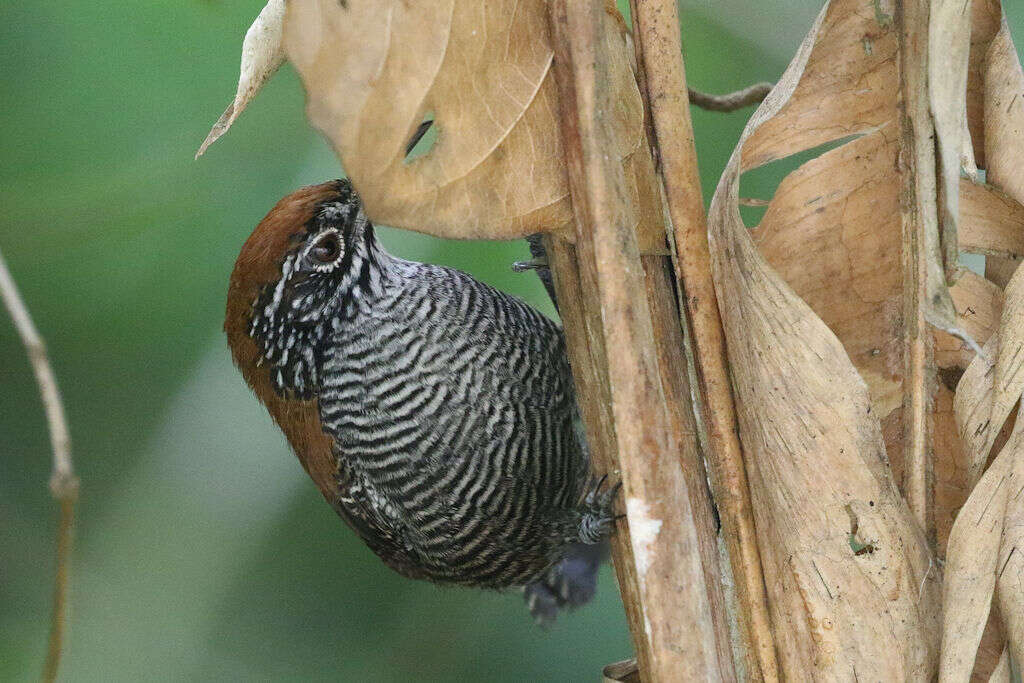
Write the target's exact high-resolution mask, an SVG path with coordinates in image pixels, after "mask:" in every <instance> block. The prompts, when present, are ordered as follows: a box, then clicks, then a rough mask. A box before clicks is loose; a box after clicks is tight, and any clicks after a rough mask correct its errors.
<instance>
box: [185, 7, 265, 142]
mask: <svg viewBox="0 0 1024 683" xmlns="http://www.w3.org/2000/svg"><path fill="white" fill-rule="evenodd" d="M284 11H285V0H270V2H268V3H267V4H266V6H265V7H264V8H263V10H262V11H261V12H260V13H259V16H257V17H256V21H254V22H252V26H250V27H249V30H248V31H247V32H246V34H245V40H243V41H242V66H241V69H240V70H239V76H238V90H237V92H236V93H235V99H234V100H233V101H232V102H231V104H229V105H228V108H227V109H225V110H224V113H223V114H221V115H220V118H219V119H217V123H215V124H213V128H211V129H210V134H209V135H207V136H206V139H205V140H203V144H202V145H200V146H199V151H198V152H196V159H198V158H199V157H201V156H202V155H203V153H204V152H205V151H206V149H207V148H208V147H209V146H210V145H212V144H213V143H214V142H216V141H217V138H219V137H220V136H222V135H224V133H226V132H228V129H229V128H231V124H233V123H234V122H235V119H237V118H238V116H239V115H240V114H241V113H242V111H243V110H244V109H245V107H246V106H247V105H248V104H249V102H251V101H252V98H254V97H256V93H258V92H259V91H260V88H262V87H263V84H264V83H266V82H267V81H268V80H269V79H270V77H271V76H273V75H274V72H276V71H277V70H278V68H280V66H281V64H283V63H284V50H283V49H282V48H281V30H282V25H283V23H284Z"/></svg>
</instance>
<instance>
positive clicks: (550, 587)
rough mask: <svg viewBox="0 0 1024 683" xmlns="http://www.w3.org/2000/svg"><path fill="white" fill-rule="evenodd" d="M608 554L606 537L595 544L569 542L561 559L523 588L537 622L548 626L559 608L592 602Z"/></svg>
mask: <svg viewBox="0 0 1024 683" xmlns="http://www.w3.org/2000/svg"><path fill="white" fill-rule="evenodd" d="M608 555H609V547H608V541H607V540H605V541H603V542H601V543H598V544H596V545H585V544H583V543H574V544H572V545H570V546H569V549H568V550H567V551H566V553H565V557H563V558H562V559H561V561H559V562H558V563H557V564H555V565H553V566H552V567H551V568H550V569H548V570H547V572H546V573H545V574H544V576H543V577H542V578H541V579H540V580H538V581H535V582H534V583H531V584H529V585H527V586H526V587H524V588H523V597H525V598H526V604H527V605H528V606H529V607H530V615H531V616H533V619H534V621H536V622H537V623H538V624H540V625H541V626H547V625H549V624H551V623H553V622H554V621H555V618H556V617H557V616H558V613H559V611H561V610H563V609H566V608H569V609H573V608H575V607H579V606H580V605H583V604H585V603H587V602H590V599H591V598H593V597H594V593H595V592H596V591H597V572H598V569H600V568H601V563H602V562H604V561H605V560H607V559H608Z"/></svg>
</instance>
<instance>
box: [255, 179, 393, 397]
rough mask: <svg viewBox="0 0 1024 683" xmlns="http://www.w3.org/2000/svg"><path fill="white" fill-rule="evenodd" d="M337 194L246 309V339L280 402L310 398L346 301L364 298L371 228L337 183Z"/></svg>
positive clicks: (296, 240)
mask: <svg viewBox="0 0 1024 683" xmlns="http://www.w3.org/2000/svg"><path fill="white" fill-rule="evenodd" d="M338 191H339V192H338V196H337V197H333V198H331V199H329V200H326V201H324V202H322V203H321V204H320V205H319V206H318V207H317V209H316V211H315V212H314V215H313V217H312V218H311V219H310V220H309V222H308V223H307V224H306V225H305V226H304V229H303V230H302V231H301V232H298V233H296V234H295V235H293V236H292V239H291V243H292V246H291V248H290V249H289V250H288V252H287V253H286V254H285V256H284V258H283V260H282V262H281V270H280V273H281V277H280V279H279V280H278V281H277V282H274V283H268V284H267V285H266V286H264V287H263V288H262V289H261V290H260V292H259V295H258V296H257V298H256V300H255V301H254V302H253V307H252V318H251V320H250V321H249V327H248V333H249V336H250V337H252V338H253V339H254V340H255V341H256V343H257V344H258V345H259V347H260V351H261V354H262V356H261V363H262V364H265V365H269V366H270V377H271V382H272V384H273V386H274V389H275V390H276V391H277V392H278V393H279V394H282V395H288V396H291V397H295V398H300V399H306V398H310V397H311V396H312V395H313V393H314V392H315V390H316V388H317V386H318V377H317V355H318V353H319V351H320V347H321V346H322V344H323V341H324V339H325V338H326V336H327V334H328V333H329V332H330V330H331V329H332V328H336V327H337V326H339V325H341V324H343V323H344V319H345V317H346V312H347V311H349V310H351V306H350V304H351V303H352V301H351V300H352V299H353V298H354V297H358V296H360V295H361V294H362V293H363V292H364V291H365V290H366V286H365V285H366V283H364V282H362V280H366V279H369V278H371V277H372V276H371V273H370V272H369V269H370V267H371V266H372V258H373V256H372V253H371V251H372V250H371V246H372V243H373V240H374V236H373V226H372V225H371V224H370V222H369V221H368V220H367V218H366V214H365V213H364V212H363V208H362V203H361V202H360V201H359V198H358V197H357V196H356V194H355V192H353V191H352V189H351V185H349V184H348V182H347V181H338Z"/></svg>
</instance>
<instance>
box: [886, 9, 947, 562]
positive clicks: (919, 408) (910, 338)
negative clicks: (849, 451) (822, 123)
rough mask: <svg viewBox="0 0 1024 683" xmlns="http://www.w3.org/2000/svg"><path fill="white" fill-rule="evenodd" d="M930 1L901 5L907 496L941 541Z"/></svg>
mask: <svg viewBox="0 0 1024 683" xmlns="http://www.w3.org/2000/svg"><path fill="white" fill-rule="evenodd" d="M929 4H930V3H929V0H903V1H902V2H897V3H896V11H897V20H898V21H899V27H900V48H901V49H900V108H901V110H900V117H899V119H900V164H901V168H900V170H901V175H902V177H903V194H902V202H901V212H902V224H903V319H904V354H905V356H904V368H905V371H904V377H903V458H904V463H903V471H904V477H903V495H904V496H905V497H906V499H907V503H908V505H909V506H910V510H911V511H912V512H913V513H914V517H915V518H917V521H918V523H919V524H920V525H921V529H922V530H924V531H925V533H926V535H927V537H928V539H929V541H930V542H931V543H933V544H934V542H935V511H934V496H933V490H932V477H933V469H932V468H933V463H932V457H931V456H932V450H931V429H932V425H931V417H932V416H931V401H932V390H933V388H934V375H935V367H934V363H933V358H932V345H931V331H930V330H929V328H928V326H927V323H926V322H925V307H926V306H927V304H928V302H927V287H926V285H927V275H928V272H927V267H928V261H927V259H928V253H927V251H926V249H925V248H924V243H925V240H924V230H925V222H926V221H931V222H936V223H937V221H938V210H937V205H936V201H937V196H938V195H937V185H936V177H935V173H936V167H935V163H936V162H935V130H934V127H933V125H932V119H931V114H930V112H929V109H928V83H927V73H928V69H927V66H928V63H927V59H928V14H929Z"/></svg>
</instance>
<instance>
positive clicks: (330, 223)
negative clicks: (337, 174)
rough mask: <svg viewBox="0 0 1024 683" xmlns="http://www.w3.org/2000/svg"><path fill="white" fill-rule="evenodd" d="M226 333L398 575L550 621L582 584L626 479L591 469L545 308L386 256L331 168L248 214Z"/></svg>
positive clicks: (336, 498)
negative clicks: (503, 600)
mask: <svg viewBox="0 0 1024 683" xmlns="http://www.w3.org/2000/svg"><path fill="white" fill-rule="evenodd" d="M537 248H539V243H538V244H536V245H534V251H536V249H537ZM224 330H225V333H226V336H227V341H228V346H229V347H230V350H231V354H232V358H233V360H234V363H235V365H236V366H237V367H238V369H239V370H240V372H241V374H242V376H243V377H244V379H245V381H246V383H247V384H248V386H249V387H250V388H251V389H252V391H253V392H254V393H255V395H256V397H257V398H258V399H259V401H260V402H261V403H263V405H264V406H265V407H266V409H267V411H268V412H269V413H270V416H271V417H272V418H273V420H274V421H275V422H276V424H277V425H278V426H279V427H280V429H281V431H282V432H283V433H284V435H285V437H286V439H287V441H288V442H289V444H290V446H291V448H292V450H293V451H294V452H295V454H296V456H297V457H298V460H299V461H300V463H301V464H302V466H303V467H304V468H305V470H306V472H307V473H308V474H309V476H310V478H311V479H312V480H313V482H314V483H315V484H316V486H317V487H318V488H319V490H320V492H321V493H322V495H323V496H324V498H325V499H326V500H327V502H328V503H329V504H330V505H331V506H332V507H333V508H334V510H335V511H336V512H337V514H338V515H339V516H340V517H341V518H342V519H343V520H344V521H345V522H346V523H347V524H348V526H349V527H351V528H352V530H354V532H355V533H356V534H357V535H358V536H359V538H361V539H362V541H363V542H364V543H365V544H366V545H367V546H368V547H369V548H370V549H371V550H372V551H373V552H374V553H375V554H376V555H377V556H378V557H380V558H381V559H382V560H383V561H384V563H385V564H386V565H387V566H389V567H390V568H391V569H393V570H395V571H397V572H398V573H399V574H402V575H404V576H406V577H409V578H413V579H425V580H428V581H432V582H435V583H438V584H452V585H462V586H470V587H475V588H483V589H497V590H505V589H519V590H522V592H523V594H524V596H525V599H526V601H527V603H528V606H529V609H530V613H531V614H532V616H533V618H534V619H535V620H536V621H537V622H539V623H541V624H548V623H550V622H551V621H552V620H553V619H554V618H555V617H556V616H557V614H558V613H559V612H560V611H562V610H563V609H566V608H574V607H577V606H579V605H581V604H583V603H585V602H587V601H589V600H590V599H591V598H592V597H593V595H594V593H595V590H596V582H597V572H598V568H599V565H600V564H601V562H602V561H603V560H604V559H606V558H607V555H608V537H609V536H610V534H611V533H612V532H613V531H614V528H615V524H616V520H617V519H619V516H617V515H616V514H615V510H614V507H615V501H616V497H617V493H618V491H619V489H620V486H621V484H616V485H614V486H612V485H608V483H607V477H605V476H602V477H598V476H596V475H595V473H594V471H593V468H592V466H591V463H590V459H589V456H588V453H587V449H586V441H585V438H584V436H583V434H582V429H581V427H580V422H579V412H578V408H577V403H576V398H575V393H574V388H573V383H572V374H571V371H570V367H569V363H568V360H567V357H566V351H565V340H564V336H563V333H562V329H561V327H560V326H559V325H558V324H557V323H555V322H554V321H553V320H551V319H550V318H548V317H546V316H544V315H543V314H541V313H540V312H539V311H537V310H535V309H534V308H532V307H531V306H529V305H527V304H526V303H525V302H523V301H521V300H520V299H518V298H516V297H513V296H511V295H509V294H506V293H504V292H501V291H499V290H497V289H494V288H492V287H490V286H488V285H487V284H484V283H482V282H480V281H478V280H476V279H474V278H473V277H472V276H470V275H468V274H466V273H463V272H461V271H459V270H455V269H453V268H448V267H444V266H440V265H432V264H425V263H418V262H415V261H409V260H405V259H402V258H399V257H397V256H394V255H392V254H390V253H388V252H387V251H386V250H385V249H384V248H383V246H382V245H381V244H380V242H379V241H378V239H377V236H376V234H375V229H374V225H373V223H372V222H371V221H370V220H369V219H368V217H367V215H366V212H365V210H364V207H363V204H362V202H361V200H360V198H359V196H358V194H357V193H356V191H355V190H354V188H353V186H352V184H351V183H350V181H348V180H347V179H339V180H334V181H330V182H326V183H323V184H320V185H314V186H309V187H305V188H302V189H300V190H297V191H295V192H293V193H292V194H290V195H288V196H286V197H285V198H283V199H282V200H280V201H279V202H278V203H277V204H276V205H275V206H274V207H273V208H272V209H271V210H270V212H269V213H267V215H266V216H265V217H264V218H263V220H262V221H260V223H259V224H258V225H257V226H256V228H255V230H254V231H253V232H252V234H251V235H250V236H249V238H248V239H247V240H246V241H245V243H244V245H243V246H242V249H241V252H240V253H239V255H238V258H237V260H236V263H235V266H234V270H233V271H232V274H231V278H230V281H229V285H228V295H227V306H226V311H225V321H224Z"/></svg>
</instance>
